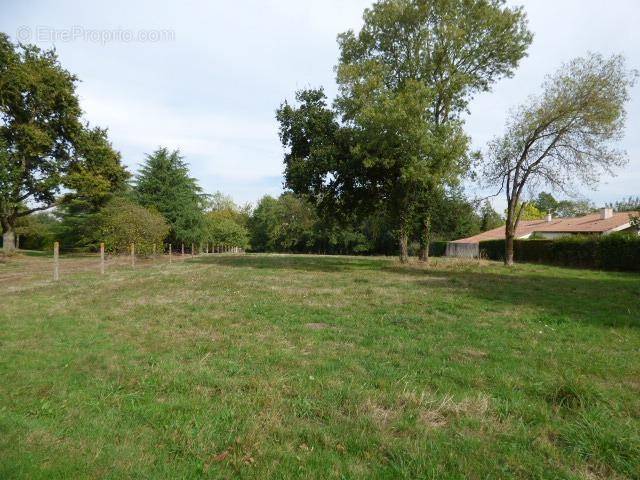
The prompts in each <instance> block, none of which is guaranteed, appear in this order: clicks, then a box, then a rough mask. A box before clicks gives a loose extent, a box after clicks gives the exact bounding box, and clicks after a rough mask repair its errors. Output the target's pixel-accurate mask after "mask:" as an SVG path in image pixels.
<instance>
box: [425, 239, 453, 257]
mask: <svg viewBox="0 0 640 480" xmlns="http://www.w3.org/2000/svg"><path fill="white" fill-rule="evenodd" d="M447 243H448V242H445V241H441V240H435V241H432V242H431V243H429V256H430V257H443V256H444V254H445V253H446V251H447Z"/></svg>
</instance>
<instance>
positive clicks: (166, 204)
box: [134, 148, 205, 243]
mask: <svg viewBox="0 0 640 480" xmlns="http://www.w3.org/2000/svg"><path fill="white" fill-rule="evenodd" d="M134 191H135V196H136V199H137V201H138V202H139V203H140V205H142V206H144V207H147V208H154V209H156V210H157V211H158V212H160V213H161V214H162V215H163V216H164V217H165V219H166V220H167V222H168V223H169V225H170V227H171V231H170V233H169V238H168V239H167V240H170V241H172V242H173V243H177V242H185V243H192V242H199V241H200V240H201V239H202V235H203V226H204V218H203V208H204V203H205V195H204V194H203V193H202V189H201V188H200V186H199V185H198V183H197V181H196V179H194V178H192V177H190V176H189V167H188V165H187V164H186V162H185V161H184V158H183V157H182V156H181V155H180V152H179V151H178V150H174V151H172V152H170V151H169V150H168V149H167V148H158V149H157V150H156V151H155V152H153V153H152V154H150V155H147V157H146V160H145V163H144V165H143V166H142V168H141V169H140V172H139V173H138V175H137V176H136V185H135V188H134Z"/></svg>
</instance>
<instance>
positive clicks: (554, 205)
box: [522, 192, 594, 219]
mask: <svg viewBox="0 0 640 480" xmlns="http://www.w3.org/2000/svg"><path fill="white" fill-rule="evenodd" d="M533 205H534V206H535V207H536V208H537V209H538V210H539V211H541V212H544V213H550V214H552V215H554V216H556V217H580V216H583V215H587V214H588V213H590V212H592V211H593V210H594V207H593V205H592V204H591V202H590V201H589V200H556V199H555V198H554V197H553V195H551V194H550V193H548V192H540V193H539V194H538V197H537V198H536V199H535V200H534V201H533ZM522 219H524V217H522Z"/></svg>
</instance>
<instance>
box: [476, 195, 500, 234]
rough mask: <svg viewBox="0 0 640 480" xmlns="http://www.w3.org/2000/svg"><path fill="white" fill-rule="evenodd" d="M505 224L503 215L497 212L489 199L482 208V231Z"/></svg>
mask: <svg viewBox="0 0 640 480" xmlns="http://www.w3.org/2000/svg"><path fill="white" fill-rule="evenodd" d="M503 224H504V219H503V218H502V216H501V215H500V214H499V213H498V212H496V211H495V210H494V209H493V207H492V206H491V204H490V203H489V201H488V200H485V201H484V203H483V204H482V207H481V208H480V231H481V232H486V231H487V230H492V229H494V228H497V227H499V226H500V225H503Z"/></svg>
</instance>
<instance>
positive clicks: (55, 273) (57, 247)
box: [53, 242, 60, 281]
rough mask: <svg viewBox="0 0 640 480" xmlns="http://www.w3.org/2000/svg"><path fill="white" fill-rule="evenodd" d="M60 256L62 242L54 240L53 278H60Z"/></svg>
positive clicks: (56, 279)
mask: <svg viewBox="0 0 640 480" xmlns="http://www.w3.org/2000/svg"><path fill="white" fill-rule="evenodd" d="M59 256H60V243H58V242H53V279H54V280H55V281H58V280H60V269H59V265H58V257H59Z"/></svg>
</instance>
